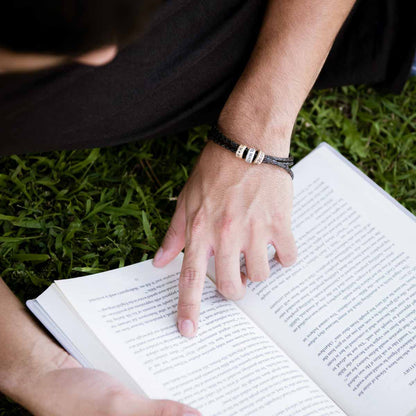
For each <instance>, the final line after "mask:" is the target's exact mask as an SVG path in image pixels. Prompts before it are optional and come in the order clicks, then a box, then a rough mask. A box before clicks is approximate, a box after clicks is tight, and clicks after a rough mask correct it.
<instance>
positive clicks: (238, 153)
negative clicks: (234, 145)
mask: <svg viewBox="0 0 416 416" xmlns="http://www.w3.org/2000/svg"><path fill="white" fill-rule="evenodd" d="M246 148H247V146H244V145H243V144H240V146H238V149H237V151H236V152H235V155H236V157H238V158H239V159H242V158H243V153H244V150H246Z"/></svg>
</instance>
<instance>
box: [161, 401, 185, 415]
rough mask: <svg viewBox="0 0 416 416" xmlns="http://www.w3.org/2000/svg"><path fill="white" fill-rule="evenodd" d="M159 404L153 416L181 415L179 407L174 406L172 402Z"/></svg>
mask: <svg viewBox="0 0 416 416" xmlns="http://www.w3.org/2000/svg"><path fill="white" fill-rule="evenodd" d="M159 403H160V406H159V408H158V411H157V412H156V414H155V416H179V415H180V414H181V413H180V409H178V407H179V406H177V405H175V403H174V402H171V401H169V400H161V401H160V402H159Z"/></svg>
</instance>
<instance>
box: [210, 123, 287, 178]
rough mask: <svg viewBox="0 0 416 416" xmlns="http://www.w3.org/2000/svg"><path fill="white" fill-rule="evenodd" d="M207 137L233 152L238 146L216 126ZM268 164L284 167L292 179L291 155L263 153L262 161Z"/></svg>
mask: <svg viewBox="0 0 416 416" xmlns="http://www.w3.org/2000/svg"><path fill="white" fill-rule="evenodd" d="M208 139H209V140H212V141H213V142H214V143H216V144H218V145H220V146H222V147H224V148H225V149H227V150H230V151H231V152H233V153H235V152H236V151H237V149H238V148H239V146H240V145H239V144H238V143H236V142H235V141H233V140H231V139H229V138H228V137H226V136H224V134H223V133H222V132H221V131H220V130H219V128H218V126H213V127H212V128H211V130H210V131H209V133H208ZM247 151H248V148H247V149H245V150H244V153H243V155H242V158H243V159H244V158H245V156H246V154H247ZM257 154H258V151H256V153H255V155H254V158H253V160H254V159H255V158H256V156H257ZM262 163H267V164H269V165H275V166H278V167H279V168H282V169H284V170H285V171H286V172H287V173H288V174H289V175H290V177H291V178H292V179H293V177H294V175H293V171H292V169H290V167H291V166H293V157H275V156H271V155H265V156H264V159H263V162H262Z"/></svg>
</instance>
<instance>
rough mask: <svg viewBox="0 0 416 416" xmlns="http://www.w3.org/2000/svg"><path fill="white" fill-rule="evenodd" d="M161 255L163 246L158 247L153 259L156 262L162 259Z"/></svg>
mask: <svg viewBox="0 0 416 416" xmlns="http://www.w3.org/2000/svg"><path fill="white" fill-rule="evenodd" d="M162 256H163V248H162V247H159V250H158V251H157V252H156V255H155V258H154V259H153V261H154V262H156V263H157V262H158V261H159V260H161V259H162Z"/></svg>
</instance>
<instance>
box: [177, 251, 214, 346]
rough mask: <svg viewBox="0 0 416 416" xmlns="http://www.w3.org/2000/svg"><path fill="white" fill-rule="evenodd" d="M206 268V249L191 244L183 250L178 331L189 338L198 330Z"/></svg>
mask: <svg viewBox="0 0 416 416" xmlns="http://www.w3.org/2000/svg"><path fill="white" fill-rule="evenodd" d="M207 267H208V248H207V247H206V246H205V245H204V244H199V243H193V244H192V243H191V244H190V245H189V246H188V247H186V248H185V256H184V259H183V263H182V270H181V275H180V278H179V300H178V329H179V332H180V333H181V334H182V335H183V336H185V337H187V338H191V337H193V336H194V335H195V334H196V331H197V328H198V318H199V309H200V306H201V297H202V291H203V289H204V281H205V276H206V272H207Z"/></svg>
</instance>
